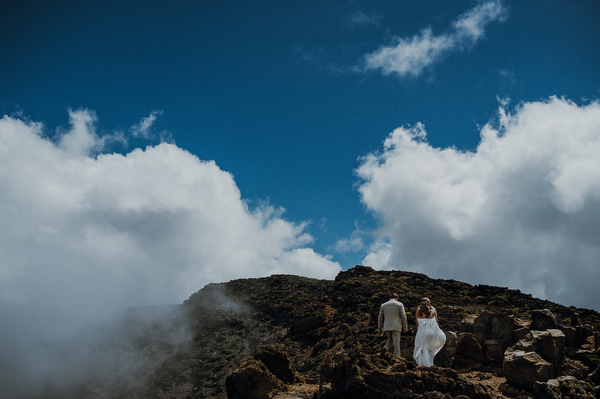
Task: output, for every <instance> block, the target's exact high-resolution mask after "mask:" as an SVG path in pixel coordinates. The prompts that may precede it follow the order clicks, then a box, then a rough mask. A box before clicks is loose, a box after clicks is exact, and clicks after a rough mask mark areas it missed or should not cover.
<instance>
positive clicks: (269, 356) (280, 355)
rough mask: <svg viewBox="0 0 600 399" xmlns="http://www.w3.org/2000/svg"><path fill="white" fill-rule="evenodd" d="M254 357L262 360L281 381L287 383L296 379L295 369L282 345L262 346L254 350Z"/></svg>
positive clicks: (291, 382)
mask: <svg viewBox="0 0 600 399" xmlns="http://www.w3.org/2000/svg"><path fill="white" fill-rule="evenodd" d="M254 358H255V359H257V360H260V361H261V362H263V363H264V364H265V366H267V369H269V371H270V372H271V373H273V374H274V375H275V377H277V378H278V379H280V380H281V381H283V382H285V383H288V384H293V383H294V382H295V381H296V370H295V369H294V366H293V365H292V363H291V362H290V358H289V357H288V355H287V353H285V350H284V348H283V346H282V345H267V346H263V347H261V348H259V349H258V350H257V351H256V354H255V355H254Z"/></svg>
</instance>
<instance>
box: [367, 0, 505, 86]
mask: <svg viewBox="0 0 600 399" xmlns="http://www.w3.org/2000/svg"><path fill="white" fill-rule="evenodd" d="M507 13H508V11H507V9H506V7H505V6H504V4H503V2H502V1H501V0H492V1H487V2H485V3H482V4H479V5H478V6H476V7H475V8H473V9H472V10H470V11H468V12H466V13H465V14H463V15H461V16H460V17H459V18H458V19H457V20H456V21H454V22H453V24H452V30H451V31H449V32H448V33H445V34H442V35H439V36H435V35H434V34H433V32H432V31H431V29H430V28H425V29H423V30H422V31H421V32H420V33H419V34H417V35H415V36H413V37H411V38H407V39H404V38H399V37H394V39H393V42H392V43H391V44H390V45H388V46H382V47H381V48H379V49H378V50H377V51H375V52H373V53H370V54H367V55H365V58H364V61H365V66H364V68H365V69H366V70H373V69H381V71H382V73H383V74H384V75H389V74H392V73H396V74H398V75H399V76H401V77H407V76H413V77H417V76H419V75H420V74H421V73H422V72H423V70H424V69H425V68H427V67H428V66H429V65H431V64H433V63H434V62H436V61H438V60H439V59H440V58H441V57H443V56H444V55H446V54H447V53H449V52H451V51H459V50H463V49H465V48H468V47H470V46H473V45H474V44H475V43H476V42H477V41H478V40H480V39H482V38H483V35H484V29H485V26H486V25H487V24H489V23H490V22H493V21H503V20H505V19H506V17H507Z"/></svg>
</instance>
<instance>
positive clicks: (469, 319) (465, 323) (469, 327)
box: [460, 314, 477, 334]
mask: <svg viewBox="0 0 600 399" xmlns="http://www.w3.org/2000/svg"><path fill="white" fill-rule="evenodd" d="M476 319H477V315H474V314H470V315H468V316H466V317H465V318H464V319H462V320H461V322H460V332H466V333H471V334H475V325H474V324H475V320H476Z"/></svg>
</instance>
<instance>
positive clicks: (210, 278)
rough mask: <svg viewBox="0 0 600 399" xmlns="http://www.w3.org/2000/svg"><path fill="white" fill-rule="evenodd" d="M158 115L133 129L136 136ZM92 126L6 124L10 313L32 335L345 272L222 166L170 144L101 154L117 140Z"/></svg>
mask: <svg viewBox="0 0 600 399" xmlns="http://www.w3.org/2000/svg"><path fill="white" fill-rule="evenodd" d="M158 115H159V113H157V112H153V113H152V114H151V116H150V117H148V118H145V119H142V120H141V121H140V123H139V125H136V129H137V130H136V131H137V132H138V133H139V135H142V136H145V135H148V132H149V129H150V127H151V126H152V123H153V121H154V119H155V118H156V116H158ZM95 122H96V116H95V115H94V113H93V112H90V111H87V110H79V111H71V112H70V128H68V129H65V130H64V131H62V130H59V131H58V132H57V134H51V135H48V132H46V131H45V130H44V128H43V126H42V125H41V124H39V123H35V122H31V121H27V120H25V119H23V118H18V117H10V116H4V117H3V118H2V119H1V120H0V207H1V208H2V212H0V235H1V239H0V253H2V260H1V264H0V309H2V312H3V313H4V315H7V314H9V313H10V314H12V315H18V314H22V315H24V314H25V313H26V312H28V313H27V314H28V315H29V316H30V317H32V316H31V315H33V314H35V317H36V318H37V319H36V322H35V324H36V329H39V330H40V331H41V330H44V331H45V333H48V334H52V333H53V332H54V333H56V334H57V335H58V334H61V333H62V332H63V331H64V330H65V329H68V328H69V327H75V326H78V325H80V324H82V323H85V322H86V321H88V320H89V319H92V320H94V319H95V320H97V319H99V318H102V317H104V316H107V315H109V314H111V313H112V312H115V311H118V310H120V309H123V308H126V307H130V306H140V305H163V304H176V303H181V302H182V301H183V300H184V299H186V298H187V297H188V296H189V295H190V294H192V293H194V292H196V291H197V290H199V289H200V288H202V287H203V286H204V285H205V284H207V283H210V282H220V281H227V280H230V279H234V278H240V277H258V276H266V275H270V274H274V273H293V274H300V275H305V276H309V277H316V278H333V277H334V276H335V275H336V274H337V273H338V272H339V271H340V270H341V267H340V265H339V264H338V263H336V262H332V261H331V260H330V259H329V258H328V257H327V256H323V255H320V254H317V253H315V252H314V251H313V250H312V249H311V248H310V247H309V244H310V243H311V241H312V237H311V236H310V235H309V234H307V233H306V232H305V228H306V224H305V223H292V222H289V221H286V220H285V219H283V217H282V212H283V210H282V209H278V208H275V207H273V206H270V205H262V206H258V207H257V208H256V209H251V208H250V207H249V205H248V203H247V202H246V201H244V200H243V199H242V197H241V193H240V190H239V189H238V187H237V186H236V183H235V181H234V178H233V176H232V175H231V174H229V173H227V172H225V171H223V170H221V169H220V168H219V167H218V166H217V165H216V164H215V162H213V161H204V160H200V159H198V158H197V157H196V156H194V155H192V154H190V153H189V152H187V151H185V150H183V149H181V148H178V147H177V146H176V145H173V144H167V143H162V144H160V145H156V146H151V147H147V148H146V149H139V148H138V149H135V150H133V151H131V152H130V153H128V154H126V155H121V154H118V153H104V152H103V151H104V149H105V148H106V144H107V142H109V141H110V140H114V139H115V138H117V139H119V137H118V135H116V136H110V135H105V136H103V137H100V136H99V135H98V134H97V133H96V132H95V128H94V126H95ZM120 139H122V137H121V138H120ZM13 321H14V323H12V324H15V323H16V324H18V322H17V320H13ZM44 323H45V324H44ZM16 324H15V325H16ZM17 329H18V328H17V327H15V330H17ZM23 333H24V332H23V331H21V334H23Z"/></svg>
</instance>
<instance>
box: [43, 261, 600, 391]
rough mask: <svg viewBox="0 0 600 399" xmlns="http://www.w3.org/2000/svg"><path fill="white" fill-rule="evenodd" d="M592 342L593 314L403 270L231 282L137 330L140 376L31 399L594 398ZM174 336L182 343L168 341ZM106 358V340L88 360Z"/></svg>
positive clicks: (599, 380)
mask: <svg viewBox="0 0 600 399" xmlns="http://www.w3.org/2000/svg"><path fill="white" fill-rule="evenodd" d="M392 291H393V292H398V293H399V294H400V297H401V301H402V302H403V303H404V304H405V307H406V309H407V316H408V318H409V327H410V329H411V330H410V331H409V332H408V333H407V334H404V335H403V338H402V354H403V359H400V360H393V359H391V358H389V357H383V358H381V357H379V355H378V354H379V350H380V348H381V345H382V344H383V339H382V338H381V337H380V336H379V335H378V334H377V329H376V322H377V315H378V312H379V306H380V305H381V303H383V302H385V301H386V300H388V299H389V294H390V293H391V292H392ZM424 296H426V297H429V298H431V299H432V301H433V304H434V306H435V307H436V309H437V311H438V314H439V317H440V327H441V328H442V330H444V331H445V332H446V334H447V337H448V340H447V344H446V347H445V348H444V349H443V350H442V352H440V354H438V356H437V357H436V366H434V367H431V368H417V367H416V365H415V363H414V361H413V360H412V347H413V343H414V333H415V326H414V311H415V309H416V307H417V306H418V304H419V302H420V299H421V298H422V297H424ZM129 323H130V325H131V324H135V323H136V320H135V318H131V319H130V320H129ZM157 326H158V327H157ZM182 326H185V328H186V332H187V335H186V334H183V333H181V329H182ZM157 328H158V329H159V330H160V334H156V331H157ZM169 329H171V330H172V331H170V330H169ZM599 329H600V314H599V313H598V312H596V311H593V310H589V309H577V308H574V307H566V306H562V305H559V304H555V303H552V302H549V301H545V300H540V299H536V298H533V297H532V296H531V295H527V294H523V293H521V292H520V291H518V290H510V289H507V288H503V287H493V286H487V285H470V284H466V283H462V282H458V281H454V280H439V279H431V278H429V277H427V276H425V275H423V274H418V273H411V272H404V271H375V270H373V269H371V268H368V267H363V266H356V267H354V268H352V269H349V270H347V271H344V272H341V273H340V274H339V275H338V276H337V277H336V279H335V280H334V281H330V280H316V279H310V278H305V277H299V276H291V275H274V276H270V277H267V278H258V279H239V280H233V281H230V282H226V283H221V284H209V285H207V286H205V287H204V288H203V289H201V290H200V291H198V292H197V293H195V294H194V295H192V296H191V297H190V298H189V299H188V300H186V301H185V302H184V303H183V304H182V305H181V306H179V307H178V308H177V310H176V311H175V314H171V315H170V316H169V322H168V323H167V324H165V323H158V322H151V323H147V324H146V325H145V328H140V327H139V326H138V327H137V329H136V331H138V334H136V336H135V342H128V343H127V347H128V348H129V350H134V351H136V352H137V353H139V354H142V355H143V356H144V359H146V360H148V363H147V364H146V366H145V367H140V368H138V369H136V372H135V374H134V375H130V376H129V377H128V378H121V379H114V378H113V379H111V380H106V379H105V380H101V379H100V378H98V377H97V376H94V374H93V373H90V374H89V375H88V378H87V379H86V380H83V381H79V382H78V386H76V387H73V386H72V387H70V388H69V390H65V389H62V390H61V389H59V388H58V387H53V389H52V390H51V392H52V394H44V395H42V396H40V398H53V397H62V398H68V397H70V393H72V392H76V393H77V394H76V395H74V396H72V397H78V398H92V397H93V398H181V399H184V398H185V399H195V398H220V399H225V398H231V399H233V398H236V399H238V398H279V399H284V398H287V399H291V398H405V397H406V398H409V397H410V398H445V399H451V398H453V399H458V398H461V399H464V398H465V397H467V398H527V397H534V398H566V397H570V398H575V397H582V398H583V397H586V398H587V397H594V395H596V396H597V395H598V389H599V388H597V387H598V386H599V385H600V376H599V371H598V363H599V361H598V355H599V351H598V344H599V343H600V338H599V337H598V331H599ZM177 331H178V333H177V334H178V336H180V337H181V336H185V337H187V338H186V339H179V340H177V341H176V342H174V341H172V340H169V337H170V336H172V335H173V334H174V333H175V332H177ZM128 339H129V340H131V338H128ZM122 340H123V338H121V341H122ZM121 344H123V342H121ZM107 345H113V346H114V345H115V341H114V338H112V341H111V339H110V338H109V339H108V340H107V341H106V342H105V343H103V344H102V345H98V350H100V351H102V350H105V348H106V346H107ZM91 387H93V389H92V388H91Z"/></svg>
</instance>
